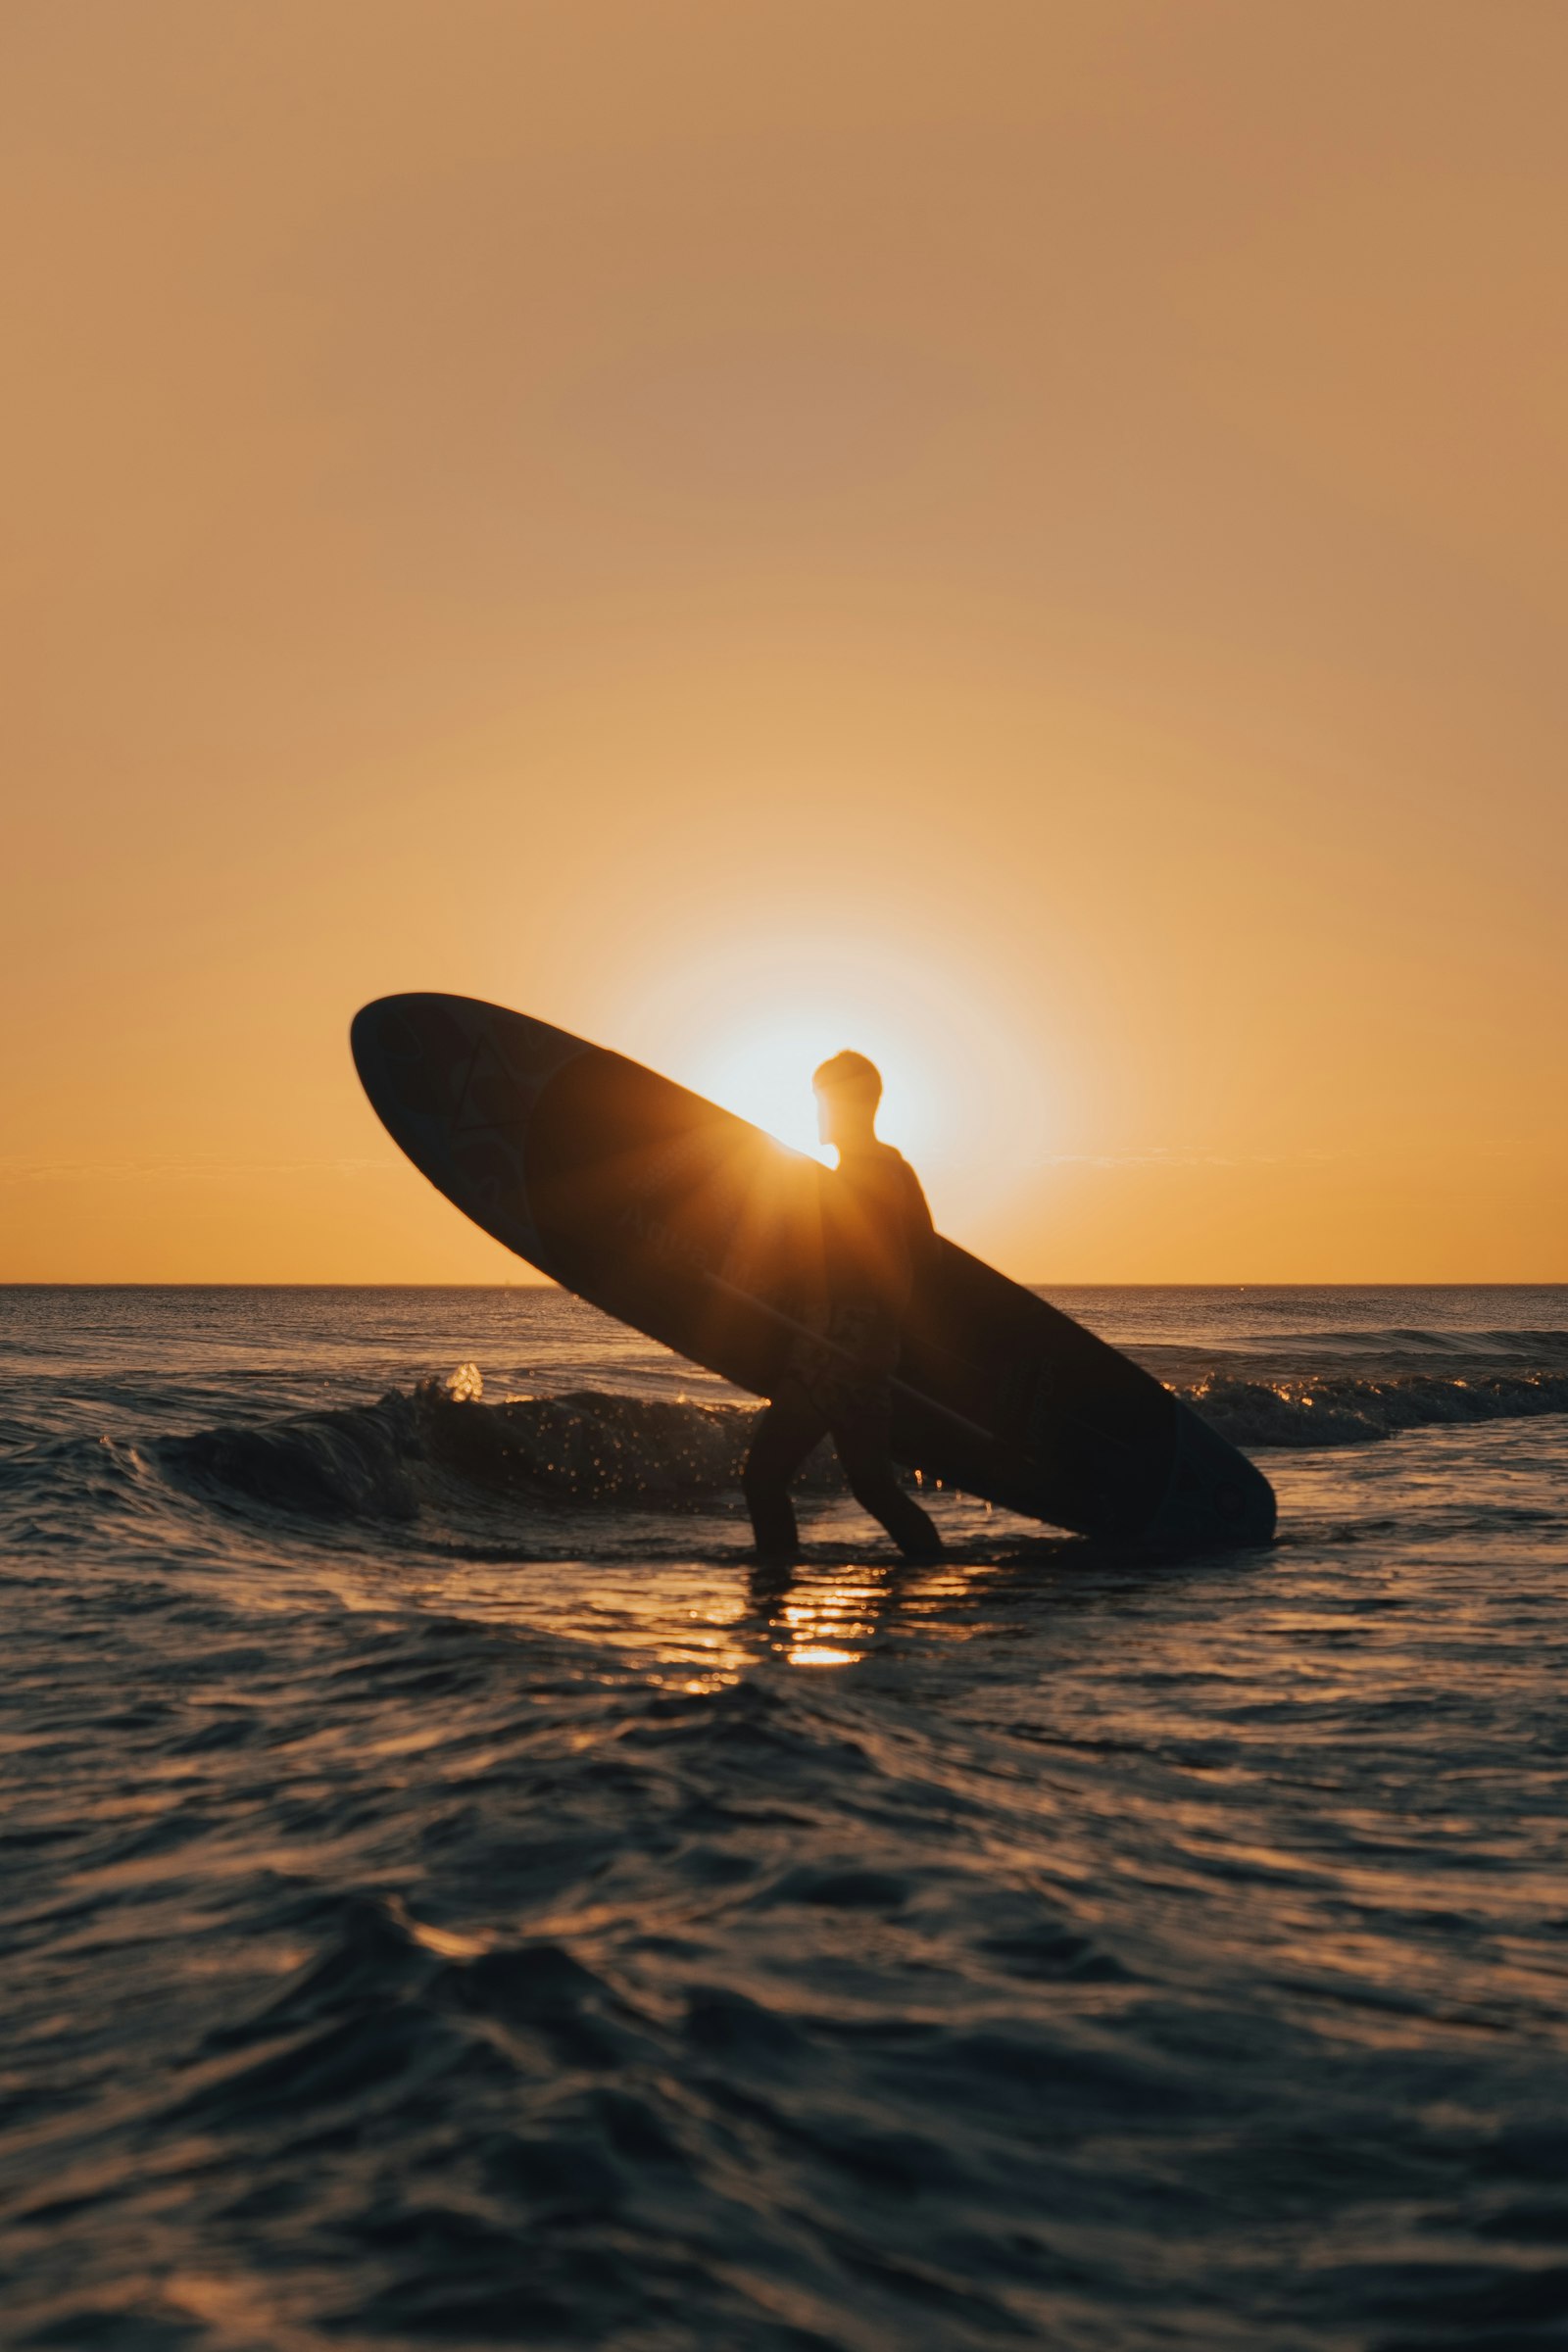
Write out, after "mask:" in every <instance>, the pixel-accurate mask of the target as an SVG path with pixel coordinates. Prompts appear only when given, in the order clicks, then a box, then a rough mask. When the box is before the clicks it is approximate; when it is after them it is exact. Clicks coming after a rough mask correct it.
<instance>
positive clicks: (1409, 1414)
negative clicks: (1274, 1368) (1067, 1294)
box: [1181, 1370, 1568, 1451]
mask: <svg viewBox="0 0 1568 2352" xmlns="http://www.w3.org/2000/svg"><path fill="white" fill-rule="evenodd" d="M1181 1393H1182V1394H1183V1395H1185V1397H1187V1400H1188V1402H1189V1403H1190V1404H1191V1405H1193V1406H1194V1407H1195V1409H1196V1410H1197V1411H1199V1412H1201V1414H1202V1416H1203V1419H1204V1420H1205V1421H1207V1422H1208V1423H1209V1424H1210V1425H1211V1426H1212V1427H1213V1428H1215V1429H1217V1430H1218V1431H1219V1433H1220V1435H1221V1436H1222V1437H1225V1438H1229V1440H1230V1441H1231V1444H1232V1445H1233V1446H1245V1447H1246V1448H1247V1449H1248V1450H1249V1451H1252V1450H1256V1449H1260V1448H1262V1447H1265V1446H1364V1445H1368V1444H1370V1443H1371V1442H1372V1441H1374V1440H1375V1439H1379V1438H1394V1437H1397V1436H1398V1435H1399V1434H1400V1433H1401V1431H1404V1430H1409V1429H1430V1428H1439V1427H1445V1426H1451V1425H1453V1424H1462V1423H1466V1422H1474V1421H1509V1420H1521V1419H1525V1418H1528V1417H1530V1416H1532V1415H1534V1414H1537V1413H1563V1412H1568V1372H1555V1371H1545V1370H1535V1371H1528V1372H1526V1371H1520V1372H1515V1373H1507V1374H1502V1373H1489V1374H1484V1375H1481V1376H1479V1377H1472V1378H1470V1379H1467V1380H1455V1379H1449V1378H1445V1377H1443V1376H1442V1375H1441V1374H1436V1373H1430V1372H1406V1373H1400V1374H1398V1375H1397V1376H1395V1377H1394V1378H1391V1379H1385V1380H1371V1379H1356V1378H1353V1377H1347V1376H1344V1375H1336V1376H1334V1377H1331V1378H1326V1379H1324V1378H1319V1379H1300V1380H1278V1381H1267V1380H1255V1379H1254V1380H1246V1379H1239V1378H1237V1377H1235V1376H1234V1375H1229V1374H1223V1373H1215V1374H1211V1375H1209V1376H1208V1377H1207V1378H1205V1379H1202V1380H1200V1381H1196V1382H1193V1383H1192V1384H1190V1385H1186V1386H1184V1388H1183V1390H1182V1392H1181Z"/></svg>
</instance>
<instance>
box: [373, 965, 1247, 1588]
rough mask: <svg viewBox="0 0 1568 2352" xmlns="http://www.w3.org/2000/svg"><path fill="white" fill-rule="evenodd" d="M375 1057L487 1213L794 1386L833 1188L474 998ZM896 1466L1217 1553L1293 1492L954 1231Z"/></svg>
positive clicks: (416, 1011)
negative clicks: (793, 1359)
mask: <svg viewBox="0 0 1568 2352" xmlns="http://www.w3.org/2000/svg"><path fill="white" fill-rule="evenodd" d="M351 1042H352V1047H353V1053H354V1060H355V1064H356V1067H357V1068H358V1070H359V1074H360V1079H361V1082H362V1083H363V1085H364V1087H365V1091H366V1093H367V1094H368V1097H369V1099H370V1102H371V1103H372V1105H373V1106H374V1108H375V1110H376V1112H377V1114H378V1115H379V1117H380V1119H381V1121H382V1123H383V1124H384V1125H385V1127H386V1129H387V1131H388V1133H389V1134H390V1135H391V1136H392V1138H393V1140H394V1142H396V1143H397V1144H398V1145H399V1146H400V1147H401V1148H402V1150H403V1151H404V1152H407V1154H408V1156H409V1158H410V1159H412V1160H413V1162H414V1164H415V1166H416V1167H417V1169H418V1170H419V1171H420V1173H421V1174H422V1175H424V1176H426V1177H428V1179H429V1181H430V1182H431V1183H432V1184H433V1185H434V1186H435V1187H436V1188H437V1190H438V1191H440V1192H442V1193H444V1194H445V1195H446V1197H447V1199H448V1200H449V1201H451V1202H452V1203H453V1205H454V1206H455V1207H457V1208H459V1209H461V1210H462V1211H463V1213H464V1215H465V1216H467V1217H471V1218H472V1219H473V1221H474V1223H475V1224H476V1225H479V1226H482V1227H483V1229H484V1231H485V1232H486V1233H488V1234H491V1235H493V1236H494V1238H495V1239H496V1240H497V1241H498V1242H501V1243H503V1244H504V1245H505V1247H506V1248H507V1249H509V1250H515V1252H516V1254H517V1255H518V1256H519V1257H521V1258H525V1259H526V1260H527V1262H528V1263H529V1264H530V1265H532V1266H536V1267H537V1268H538V1270H539V1272H540V1273H542V1274H545V1275H548V1276H549V1277H550V1278H551V1279H552V1280H553V1281H555V1282H558V1283H561V1284H562V1285H563V1286H564V1288H565V1289H566V1290H568V1291H573V1292H575V1293H576V1295H577V1296H578V1297H579V1298H581V1299H587V1300H588V1301H589V1302H590V1303H591V1304H592V1305H594V1306H597V1307H601V1308H603V1309H604V1311H605V1312H606V1313H608V1314H611V1315H614V1316H616V1317H618V1318H619V1319H620V1320H621V1321H622V1322H625V1323H629V1324H631V1325H632V1326H633V1327H634V1328H635V1329H636V1330H638V1331H641V1332H644V1333H646V1335H647V1336H648V1337H649V1338H650V1339H653V1340H659V1341H662V1343H663V1344H664V1345H665V1346H666V1347H668V1348H674V1349H675V1350H676V1352H677V1353H678V1354H680V1355H683V1356H686V1357H689V1358H690V1360H691V1361H692V1362H693V1363H697V1364H702V1365H704V1366H705V1367H706V1368H707V1369H708V1370H709V1371H711V1372H714V1373H717V1374H718V1375H719V1377H720V1378H721V1379H724V1380H727V1381H730V1382H732V1383H733V1384H734V1385H735V1386H736V1387H737V1388H740V1389H747V1390H750V1391H751V1392H752V1393H753V1394H754V1395H756V1396H759V1397H767V1396H770V1395H771V1394H772V1393H773V1392H774V1389H775V1388H776V1386H777V1385H778V1383H779V1381H780V1380H781V1378H782V1376H783V1373H784V1370H785V1367H786V1364H787V1362H788V1360H789V1356H790V1352H791V1350H792V1348H795V1347H796V1346H797V1345H798V1343H799V1339H800V1336H801V1333H802V1330H803V1328H804V1326H803V1322H802V1317H803V1315H805V1314H808V1313H809V1300H810V1299H811V1297H812V1296H813V1290H814V1287H815V1286H817V1285H819V1282H820V1264H821V1250H822V1234H823V1226H824V1211H825V1210H827V1209H828V1208H830V1206H831V1202H830V1199H829V1196H828V1194H827V1192H826V1189H825V1188H827V1187H830V1186H832V1185H834V1184H835V1183H836V1182H837V1178H836V1177H835V1176H834V1175H833V1174H832V1173H831V1172H830V1171H829V1170H827V1169H825V1168H822V1167H820V1166H818V1164H817V1163H816V1161H815V1160H813V1159H809V1158H808V1157H806V1156H805V1155H804V1154H803V1153H801V1152H791V1151H789V1150H788V1149H787V1148H786V1147H785V1146H784V1145H782V1144H780V1143H777V1142H776V1141H775V1140H774V1139H773V1138H772V1137H771V1136H768V1135H765V1134H763V1133H762V1131H761V1130H760V1128H758V1127H754V1126H752V1125H751V1124H750V1123H749V1122H748V1121H746V1120H745V1119H741V1118H737V1117H736V1116H735V1115H734V1114H733V1113H732V1112H730V1111H727V1110H723V1109H720V1107H719V1106H718V1104H717V1103H710V1102H707V1101H705V1099H704V1098H703V1097H702V1096H701V1095H697V1094H693V1093H691V1092H690V1091H689V1090H688V1089H687V1088H685V1087H683V1086H677V1085H675V1084H674V1083H673V1082H672V1081H671V1080H669V1079H667V1078H662V1077H661V1076H660V1075H659V1074H658V1072H657V1071H654V1070H651V1069H648V1068H646V1067H644V1066H643V1064H641V1063H640V1062H636V1061H631V1060H628V1059H627V1058H626V1057H625V1056H624V1055H623V1054H614V1053H611V1052H609V1051H608V1050H606V1049H605V1048H603V1047H600V1046H594V1045H590V1044H589V1043H588V1042H587V1041H586V1040H585V1039H583V1038H580V1037H573V1036H571V1035H570V1034H569V1033H568V1032H567V1031H565V1030H564V1029H554V1028H551V1027H549V1026H548V1025H547V1024H546V1023H545V1022H543V1021H535V1020H530V1019H528V1018H527V1017H526V1015H524V1014H522V1013H518V1012H509V1011H507V1010H505V1009H503V1008H502V1007H501V1006H500V1005H485V1004H481V1003H479V1002H477V1001H476V1000H474V999H472V998H468V997H451V996H436V995H412V996H396V997H383V998H380V999H379V1000H378V1001H377V1002H376V1003H375V1004H373V1005H366V1006H365V1008H364V1010H363V1011H361V1012H360V1013H358V1014H357V1015H356V1017H355V1020H354V1024H353V1029H352V1033H351ZM806 1076H807V1074H806V1073H805V1072H804V1071H803V1073H802V1084H803V1085H804V1084H805V1083H806ZM893 1451H894V1454H895V1457H896V1459H897V1460H899V1461H900V1462H902V1463H904V1464H905V1465H906V1466H907V1467H908V1468H911V1469H918V1470H920V1471H922V1472H923V1473H924V1474H925V1475H926V1476H928V1477H931V1478H935V1479H939V1480H941V1481H942V1482H943V1483H944V1484H946V1485H949V1486H952V1487H956V1488H958V1489H961V1490H962V1491H963V1492H965V1493H967V1494H970V1495H981V1496H984V1497H985V1498H986V1499H988V1500H989V1501H992V1502H995V1503H1000V1504H1002V1505H1003V1506H1005V1508H1006V1509H1008V1510H1011V1511H1018V1512H1021V1513H1023V1514H1024V1515H1025V1516H1027V1517H1030V1518H1035V1519H1040V1520H1043V1521H1044V1522H1046V1524H1048V1525H1049V1526H1053V1527H1060V1528H1065V1529H1068V1530H1071V1531H1072V1532H1074V1533H1077V1534H1080V1535H1086V1536H1092V1537H1095V1538H1098V1539H1100V1540H1102V1541H1105V1542H1110V1543H1114V1544H1130V1545H1135V1546H1138V1547H1148V1548H1150V1549H1157V1550H1180V1551H1191V1550H1193V1549H1201V1548H1206V1547H1210V1546H1221V1545H1223V1546H1230V1545H1238V1544H1265V1543H1267V1542H1268V1541H1269V1539H1270V1537H1271V1536H1272V1534H1273V1531H1274V1495H1273V1492H1272V1490H1271V1488H1270V1486H1269V1484H1268V1481H1267V1480H1266V1479H1265V1478H1264V1477H1263V1475H1262V1473H1261V1472H1260V1471H1259V1470H1258V1469H1257V1467H1256V1466H1255V1464H1253V1463H1252V1462H1250V1461H1249V1460H1248V1458H1247V1457H1246V1455H1244V1454H1242V1453H1239V1452H1238V1451H1237V1449H1236V1448H1235V1447H1234V1446H1231V1445H1230V1444H1228V1442H1227V1441H1226V1440H1225V1439H1224V1438H1222V1437H1221V1436H1220V1435H1219V1434H1218V1432H1217V1431H1215V1430H1212V1429H1210V1428H1209V1427H1208V1426H1207V1425H1206V1424H1205V1423H1204V1422H1203V1421H1202V1420H1201V1418H1200V1416H1199V1415H1198V1414H1197V1413H1195V1412H1194V1411H1193V1410H1192V1409H1191V1408H1190V1407H1189V1406H1188V1405H1186V1404H1185V1403H1184V1402H1183V1401H1182V1400H1181V1399H1180V1398H1179V1397H1174V1396H1173V1395H1172V1394H1171V1393H1170V1391H1169V1390H1168V1389H1165V1388H1163V1387H1162V1386H1161V1385H1160V1383H1159V1382H1158V1381H1157V1380H1155V1379H1154V1378H1153V1377H1152V1375H1151V1374H1150V1373H1148V1372H1146V1371H1144V1370H1143V1369H1142V1367H1141V1366H1139V1365H1137V1364H1135V1363H1133V1362H1132V1361H1131V1359H1130V1358H1129V1357H1127V1356H1125V1355H1123V1354H1121V1353H1120V1352H1119V1350H1117V1349H1116V1348H1112V1347H1110V1346H1109V1345H1108V1344H1107V1343H1106V1342H1105V1341H1103V1340H1101V1339H1099V1338H1097V1337H1096V1336H1095V1335H1094V1334H1093V1333H1092V1332H1090V1331H1087V1330H1086V1329H1085V1328H1084V1327H1083V1325H1082V1324H1079V1323H1076V1322H1074V1321H1073V1319H1072V1317H1071V1316H1070V1315H1065V1314H1063V1313H1062V1312H1061V1311H1060V1310H1059V1309H1058V1308H1056V1307H1054V1306H1051V1305H1049V1304H1048V1303H1047V1302H1046V1300H1044V1299H1038V1298H1036V1297H1035V1295H1034V1294H1033V1292H1031V1291H1027V1290H1025V1289H1023V1287H1022V1286H1021V1285H1020V1284H1018V1283H1015V1282H1011V1281H1009V1280H1008V1279H1007V1277H1006V1276H1005V1275H1004V1274H999V1273H998V1272H997V1271H996V1269H995V1268H994V1267H991V1266H988V1265H986V1264H984V1263H983V1262H982V1261H981V1260H980V1259H979V1258H976V1257H972V1256H970V1254H969V1253H968V1252H967V1251H966V1250H960V1249H958V1248H957V1247H956V1245H955V1244H954V1243H952V1242H949V1241H946V1240H942V1239H940V1238H939V1239H938V1241H937V1243H936V1245H935V1247H934V1249H933V1250H931V1251H929V1252H928V1253H927V1262H926V1263H925V1265H924V1266H923V1267H922V1268H921V1270H920V1272H919V1274H918V1276H917V1279H916V1282H915V1286H914V1293H913V1296H912V1298H911V1299H910V1303H909V1308H908V1312H907V1318H906V1322H905V1326H904V1330H903V1335H902V1348H901V1354H900V1360H899V1367H898V1372H897V1375H896V1378H895V1381H894V1393H893Z"/></svg>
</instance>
